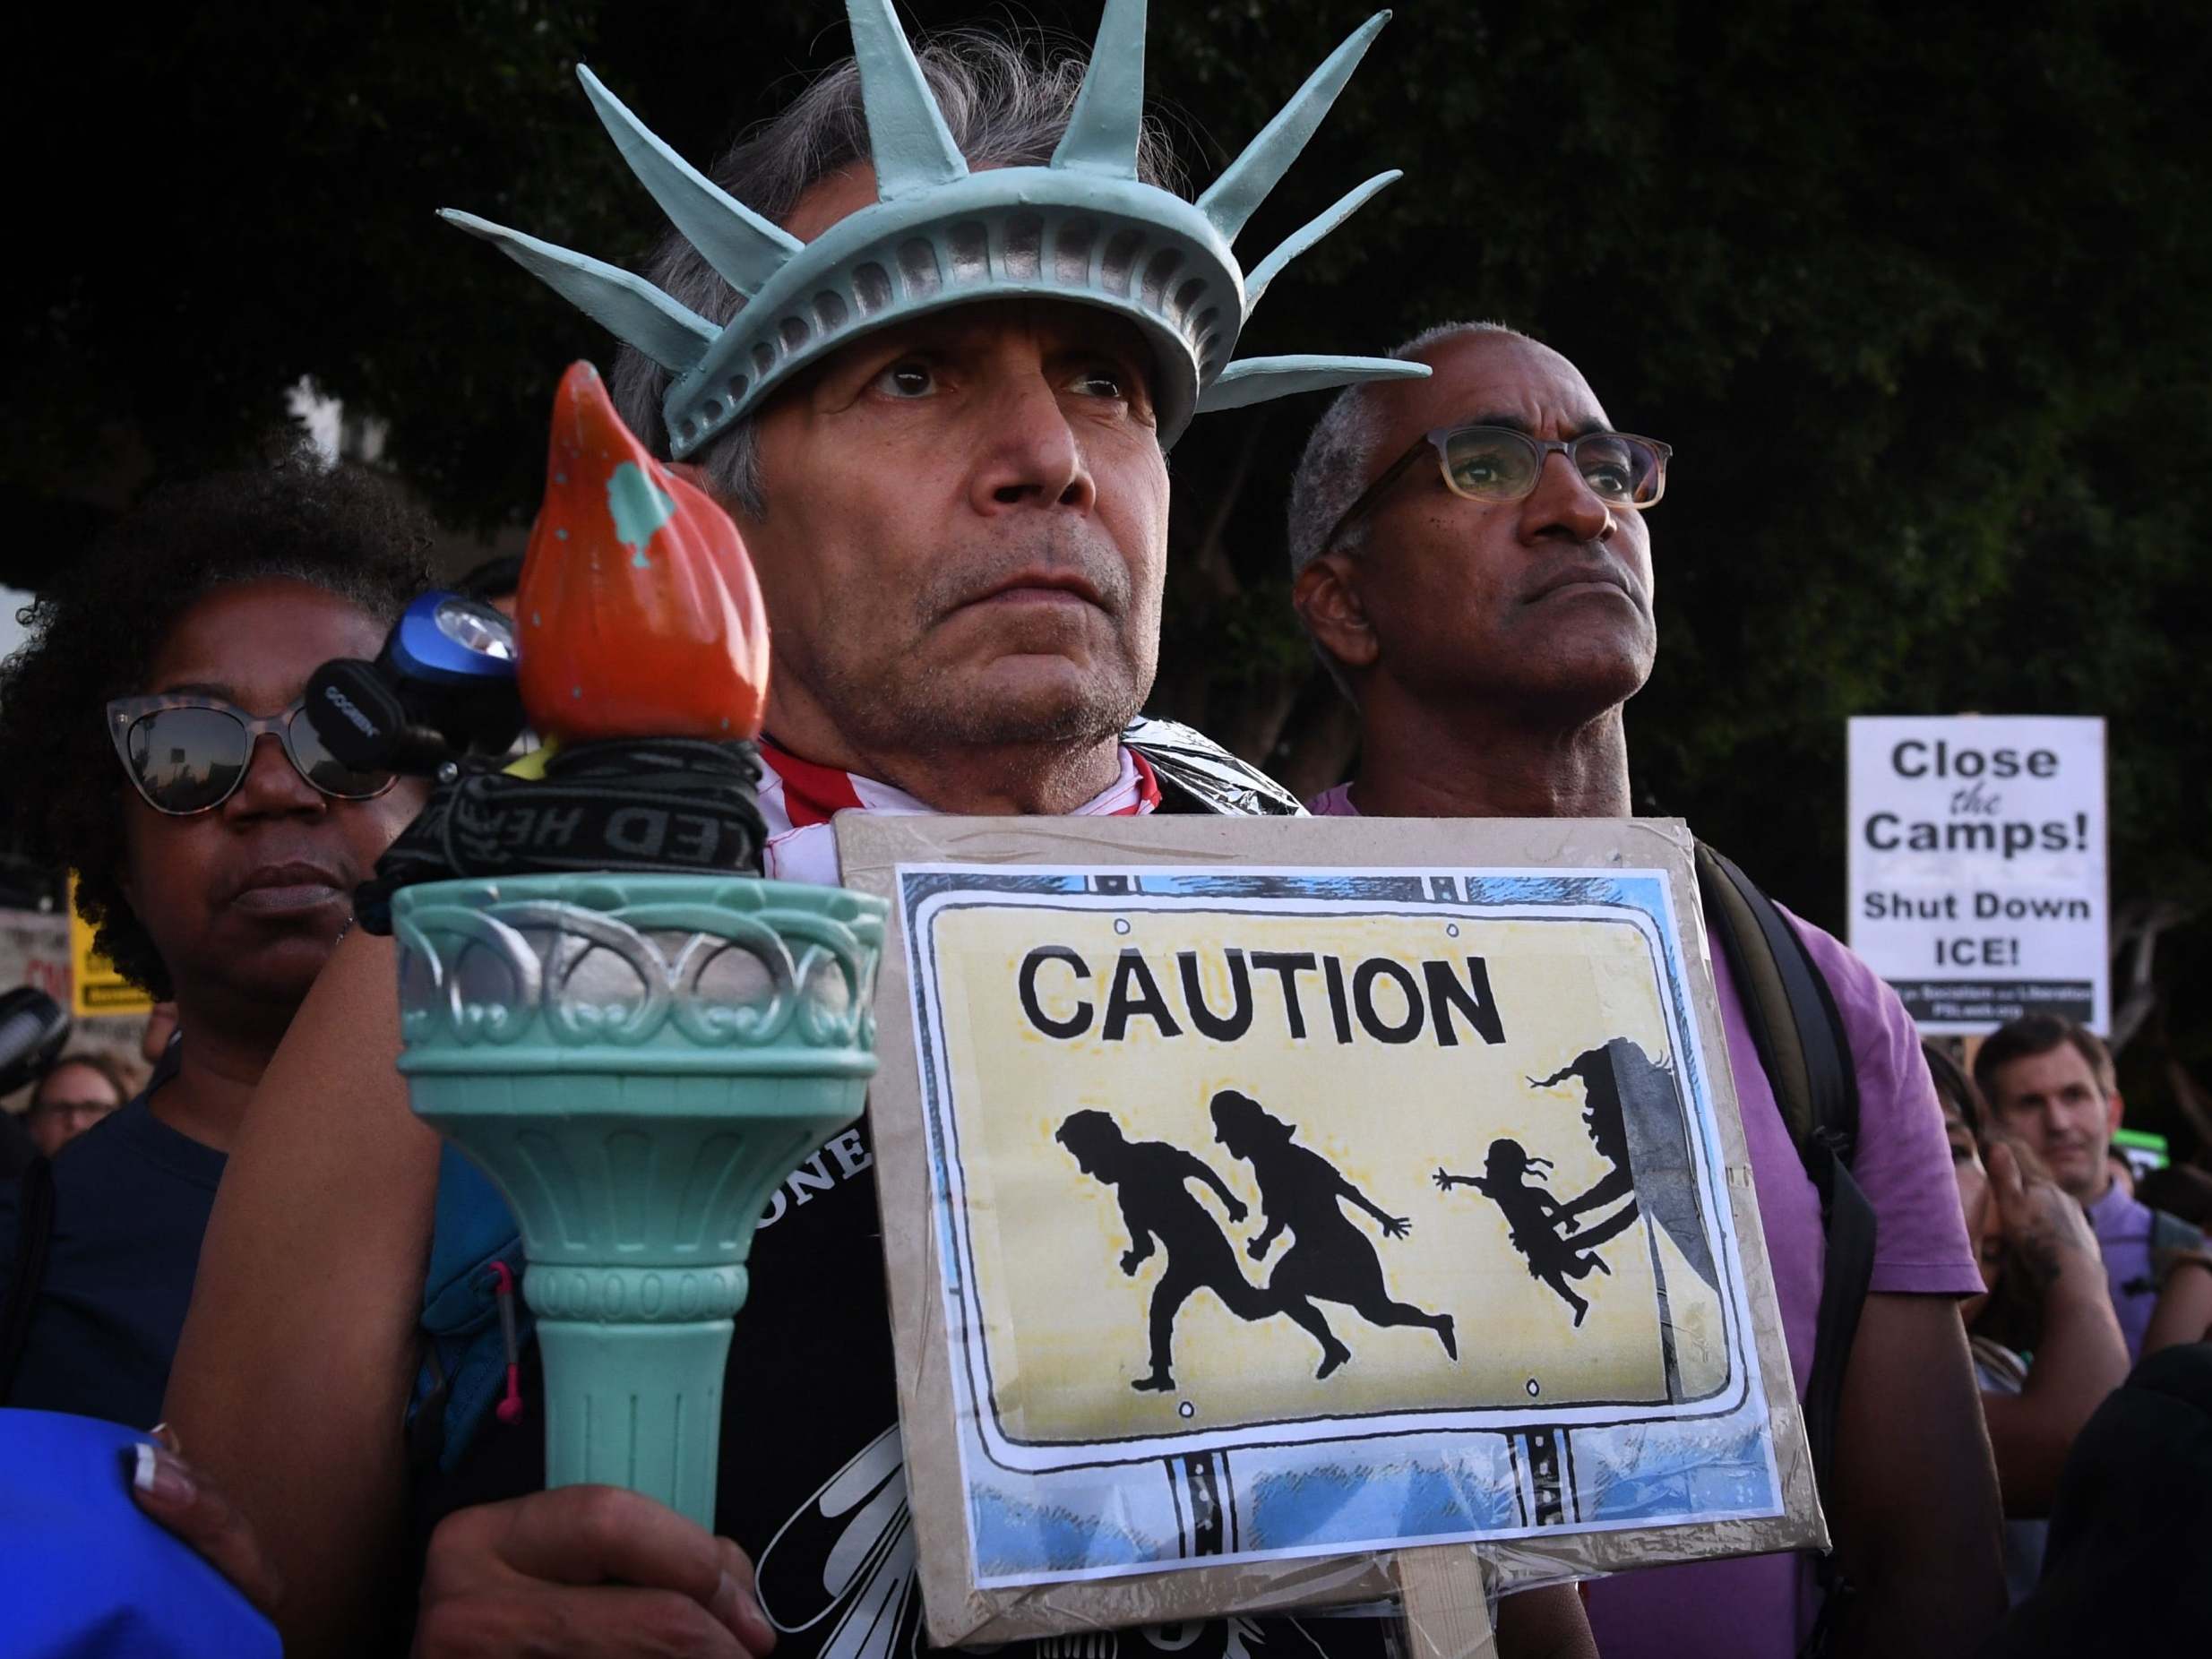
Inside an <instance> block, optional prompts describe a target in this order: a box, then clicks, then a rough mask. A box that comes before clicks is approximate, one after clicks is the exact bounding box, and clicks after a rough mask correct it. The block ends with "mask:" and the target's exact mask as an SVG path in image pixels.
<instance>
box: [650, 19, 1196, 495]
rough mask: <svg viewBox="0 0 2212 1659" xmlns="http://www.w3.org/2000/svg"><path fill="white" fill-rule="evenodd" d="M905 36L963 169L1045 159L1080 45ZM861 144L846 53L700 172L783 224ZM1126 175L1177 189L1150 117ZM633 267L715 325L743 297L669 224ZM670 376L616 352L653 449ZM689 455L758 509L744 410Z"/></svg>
mask: <svg viewBox="0 0 2212 1659" xmlns="http://www.w3.org/2000/svg"><path fill="white" fill-rule="evenodd" d="M1039 44H1040V45H1042V44H1043V43H1042V41H1041V38H1039ZM914 46H915V56H916V57H917V59H918V60H919V61H920V63H921V65H922V73H923V75H924V76H925V78H926V79H927V81H928V82H929V90H930V91H931V92H932V93H934V95H935V97H936V99H937V107H938V108H939V109H940V110H942V111H943V113H944V120H945V125H946V126H947V127H948V128H950V129H951V133H952V142H954V143H956V144H958V145H959V146H960V153H961V154H962V155H964V156H966V157H967V158H968V164H969V165H970V166H971V167H1024V166H1033V167H1036V166H1042V165H1044V164H1045V163H1046V162H1047V161H1049V160H1050V159H1052V154H1053V151H1054V150H1056V149H1058V148H1059V144H1060V139H1061V135H1062V134H1063V133H1064V132H1065V131H1066V130H1067V125H1068V118H1069V116H1070V115H1071V114H1072V112H1073V110H1074V108H1075V98H1076V94H1077V93H1078V92H1079V91H1080V90H1081V88H1082V83H1083V71H1084V68H1085V66H1086V65H1085V59H1084V58H1083V57H1082V56H1080V54H1079V53H1076V52H1073V51H1070V50H1066V49H1054V48H1052V47H1045V48H1044V49H1042V50H1039V51H1036V52H1032V50H1031V49H1030V43H1029V40H1027V39H1011V40H1010V39H1005V38H1004V37H1003V36H1000V35H996V34H993V33H990V32H988V31H987V30H969V29H963V30H947V31H945V32H943V33H942V34H937V35H932V36H924V37H918V38H917V39H916V40H915V43H914ZM869 154H870V151H869V147H868V120H867V112H866V108H865V106H864V105H863V103H862V101H861V96H860V69H859V65H858V64H856V63H855V62H854V61H853V60H852V59H851V58H847V59H846V60H845V61H844V62H842V63H840V64H834V65H832V66H831V68H829V69H827V70H825V71H823V72H822V74H821V75H819V76H818V77H816V79H815V80H814V82H813V83H812V84H811V85H810V86H808V87H807V89H806V90H805V91H804V92H802V93H800V94H799V96H798V98H797V99H795V100H794V101H793V102H792V103H791V104H790V105H789V106H788V107H787V108H785V109H783V110H782V111H781V112H780V113H779V114H777V115H775V116H770V118H769V119H767V120H766V121H763V122H762V123H760V124H759V125H756V126H754V127H753V128H752V129H751V130H750V131H748V132H747V133H745V134H744V136H742V137H741V138H739V140H738V141H737V142H736V144H734V145H732V146H731V148H730V149H729V150H728V151H727V153H725V154H724V155H723V157H722V159H720V160H719V161H718V162H716V163H715V165H714V167H713V168H711V169H710V172H709V174H708V176H709V177H710V178H712V179H713V181H714V182H715V183H716V184H717V185H719V186H720V187H721V188H722V189H723V190H725V191H727V193H729V194H730V195H732V196H735V197H736V199H737V200H738V201H740V202H744V203H745V205H746V206H747V207H749V208H751V209H752V210H753V211H754V212H756V213H759V214H760V215H762V217H763V218H765V219H772V220H774V221H775V222H776V223H778V224H782V223H784V222H785V221H786V220H787V219H789V217H790V215H791V213H792V211H793V210H795V209H796V207H797V206H798V203H799V201H800V198H802V197H803V196H805V194H806V193H807V192H808V191H809V190H812V189H813V187H814V186H815V185H819V184H821V183H822V181H823V180H824V179H827V178H830V177H831V176H834V175H835V174H837V173H839V172H841V171H843V170H844V169H845V168H848V167H851V166H852V165H853V164H854V163H856V162H860V161H865V160H866V159H868V157H869ZM1137 176H1139V177H1140V178H1141V179H1143V180H1144V181H1145V182H1146V183H1147V184H1149V185H1158V186H1159V187H1160V188H1162V189H1164V190H1173V191H1176V192H1178V193H1180V192H1182V191H1183V176H1182V169H1181V168H1179V167H1178V165H1177V164H1176V161H1175V156H1174V154H1173V152H1172V151H1171V150H1170V149H1169V147H1168V143H1167V140H1166V134H1165V133H1163V132H1162V131H1161V129H1160V127H1159V125H1158V123H1157V121H1155V120H1154V119H1152V118H1149V117H1148V118H1147V120H1146V122H1145V124H1144V128H1143V131H1142V133H1141V134H1140V138H1139V141H1138V145H1137ZM642 274H643V275H644V277H645V279H646V280H647V281H648V282H650V283H651V284H652V285H653V286H654V287H655V288H658V289H660V291H661V292H662V293H664V294H666V295H667V296H668V297H670V298H671V299H673V300H675V301H676V304H678V305H684V306H686V307H688V308H689V309H690V310H692V311H693V312H695V313H697V314H699V315H700V316H702V317H704V318H706V319H707V321H708V322H712V323H714V324H715V325H716V326H718V327H721V326H726V325H727V323H728V322H729V320H730V319H731V318H732V317H734V316H736V314H737V312H738V309H739V308H740V306H742V305H743V304H744V303H745V302H744V301H743V299H742V298H741V297H739V296H738V293H737V291H736V289H735V288H731V287H730V286H729V284H728V283H727V282H725V281H724V280H723V279H722V278H721V276H720V274H719V272H717V271H715V269H714V268H713V267H712V266H711V265H710V264H708V263H707V262H706V260H705V259H704V258H702V257H701V254H700V253H699V250H698V249H696V248H694V247H693V246H692V245H691V244H690V243H689V242H687V241H685V240H684V237H683V236H682V235H681V234H680V233H676V232H671V233H670V234H669V235H668V236H667V237H666V238H665V239H664V240H663V241H662V242H661V244H660V245H659V247H658V248H657V249H656V250H655V251H654V253H653V256H652V258H651V260H650V261H649V262H647V264H646V266H645V269H644V271H643V273H642ZM670 379H671V376H670V374H669V373H668V371H667V369H665V368H663V367H661V366H660V365H658V363H655V362H653V361H652V359H650V357H646V356H645V355H644V354H643V353H642V352H640V351H637V350H635V349H634V348H631V347H628V346H624V348H622V349H621V350H620V351H619V352H618V353H617V354H616V356H615V374H614V379H613V382H612V385H613V390H614V395H615V408H618V409H619V410H620V411H621V412H622V417H623V419H624V420H625V421H627V422H628V423H629V425H630V428H631V430H632V431H633V432H635V433H636V434H638V435H639V436H640V437H641V438H642V439H643V440H644V441H645V443H647V444H648V445H649V446H650V448H651V449H652V450H653V451H654V452H655V453H657V454H660V455H666V454H667V452H668V434H667V425H666V424H665V423H664V422H663V420H662V418H661V401H662V400H663V399H664V398H665V397H666V396H667V390H668V383H669V381H670ZM695 459H696V460H698V461H699V463H700V464H701V466H702V467H703V468H705V469H706V471H707V474H708V476H709V477H710V479H711V481H712V482H713V485H714V486H715V493H716V494H719V496H720V497H721V498H722V500H723V501H725V502H726V503H732V504H735V505H736V506H738V507H740V508H742V509H743V510H744V511H745V512H746V513H747V514H749V515H750V516H752V517H753V518H756V519H757V518H759V517H761V516H762V513H764V512H765V511H766V510H767V504H768V503H767V493H766V489H765V483H764V480H763V479H762V476H761V457H760V445H759V441H758V437H757V434H755V432H754V430H753V422H752V421H751V420H750V419H747V420H744V421H740V422H738V423H737V424H736V425H734V426H732V427H730V428H729V429H728V430H727V432H725V433H723V434H721V436H720V437H719V438H718V439H716V440H715V441H714V442H713V443H710V444H709V445H708V446H707V447H706V448H705V449H704V450H702V451H700V452H699V454H698V455H697V457H696V458H695Z"/></svg>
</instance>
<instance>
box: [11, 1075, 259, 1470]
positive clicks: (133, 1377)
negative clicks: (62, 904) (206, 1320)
mask: <svg viewBox="0 0 2212 1659" xmlns="http://www.w3.org/2000/svg"><path fill="white" fill-rule="evenodd" d="M175 1073H176V1048H175V1047H174V1046H172V1047H171V1048H170V1050H169V1052H168V1053H167V1054H166V1055H164V1056H163V1057H162V1062H161V1064H160V1065H159V1067H157V1068H156V1069H155V1071H154V1075H153V1079H152V1080H151V1082H149V1083H148V1084H147V1086H146V1093H145V1094H142V1095H140V1096H137V1097H136V1098H135V1099H133V1101H132V1102H131V1103H130V1104H129V1105H126V1106H125V1107H123V1108H122V1109H121V1110H120V1111H117V1112H112V1113H108V1116H106V1117H105V1118H102V1119H101V1120H100V1121H99V1122H97V1123H95V1124H94V1125H92V1127H91V1128H90V1129H88V1130H85V1131H84V1133H82V1135H79V1136H78V1137H77V1138H76V1139H73V1140H72V1141H71V1142H70V1143H69V1144H68V1145H67V1146H65V1147H64V1148H62V1149H61V1152H60V1153H59V1155H57V1156H56V1158H55V1159H54V1166H53V1173H54V1219H53V1230H52V1232H51V1234H49V1239H50V1242H49V1244H48V1247H47V1261H46V1274H45V1277H44V1279H43V1280H42V1281H41V1285H40V1289H39V1300H38V1302H37V1303H36V1305H35V1306H34V1307H33V1309H32V1311H31V1316H30V1328H29V1330H28V1332H27V1333H26V1336H25V1339H24V1346H23V1357H22V1364H21V1366H20V1367H19V1369H18V1370H17V1371H16V1374H15V1386H14V1388H13V1389H11V1390H10V1391H9V1394H8V1397H7V1399H6V1400H5V1401H4V1402H0V1403H4V1404H6V1405H13V1406H22V1407H27V1408H30V1409H32V1410H36V1411H60V1412H74V1413H75V1414H78V1415H79V1416H82V1417H105V1418H107V1419H108V1421H110V1422H113V1423H128V1424H130V1425H131V1427H133V1428H134V1429H148V1428H151V1427H152V1426H153V1425H154V1424H155V1423H158V1422H159V1421H160V1419H161V1396H162V1394H163V1392H164V1391H165V1390H166V1389H167V1388H168V1383H169V1362H171V1361H172V1360H173V1359H175V1358H176V1338H177V1337H178V1335H179V1334H180V1333H181V1332H182V1331H183V1330H184V1328H185V1310H186V1309H187V1308H189V1307H190V1306H191V1305H192V1281H193V1276H194V1274H195V1273H196V1272H198V1270H199V1266H200V1241H201V1239H202V1237H203V1236H204V1235H205V1234H206V1233H207V1218H208V1213H209V1211H211V1209H213V1208H214V1207H215V1188H216V1186H217V1184H218V1183H219V1182H220V1181H221V1180H222V1178H223V1165H224V1163H225V1161H226V1160H225V1158H224V1156H223V1155H222V1154H221V1153H219V1152H218V1151H216V1150H215V1149H214V1148H212V1147H205V1146H202V1145H201V1144H200V1143H199V1142H198V1141H196V1140H194V1139H191V1138H190V1137H189V1136H185V1135H180V1134H178V1133H177V1132H176V1130H173V1129H171V1128H170V1127H169V1126H168V1124H166V1123H163V1122H160V1121H159V1119H157V1118H156V1117H155V1116H154V1115H153V1113H152V1112H151V1110H150V1109H149V1108H148V1106H147V1104H146V1102H147V1097H148V1096H150V1095H151V1094H152V1093H153V1091H154V1090H155V1089H157V1088H159V1087H160V1086H161V1085H162V1084H164V1083H166V1082H168V1079H170V1078H171V1077H172V1076H174V1075H175ZM21 1191H22V1183H21V1182H16V1181H10V1182H0V1279H11V1278H12V1277H13V1274H14V1272H15V1253H16V1243H17V1236H18V1215H17V1205H18V1199H19V1198H20V1196H21Z"/></svg>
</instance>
